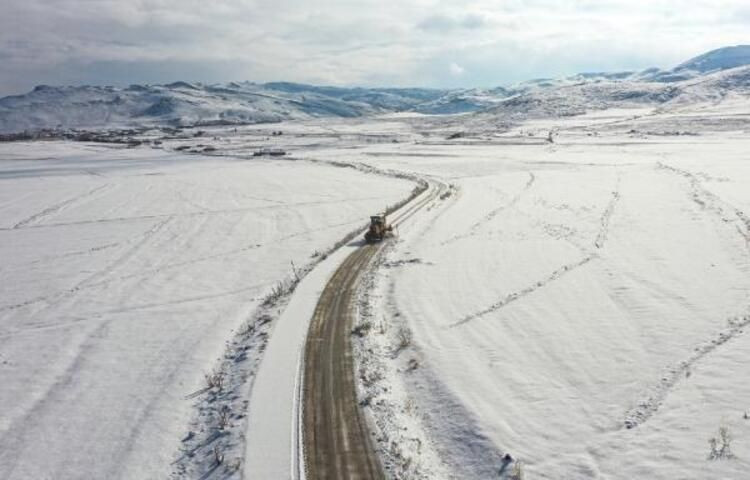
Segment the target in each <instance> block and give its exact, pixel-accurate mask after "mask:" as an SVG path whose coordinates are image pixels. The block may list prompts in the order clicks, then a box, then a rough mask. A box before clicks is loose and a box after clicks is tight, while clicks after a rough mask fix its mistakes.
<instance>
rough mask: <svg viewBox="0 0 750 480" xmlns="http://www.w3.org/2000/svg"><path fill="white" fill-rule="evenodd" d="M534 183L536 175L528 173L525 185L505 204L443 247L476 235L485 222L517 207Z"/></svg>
mask: <svg viewBox="0 0 750 480" xmlns="http://www.w3.org/2000/svg"><path fill="white" fill-rule="evenodd" d="M534 182H536V175H534V173H533V172H529V179H528V180H527V181H526V184H525V185H524V186H523V187H522V188H521V190H519V191H518V192H517V193H516V194H515V195H514V196H513V197H512V198H511V199H510V200H509V201H508V202H507V203H504V204H502V205H500V206H499V207H497V208H495V209H493V210H491V211H490V212H489V213H488V214H487V215H485V216H484V217H482V219H481V220H479V221H477V222H475V223H474V224H473V225H472V226H471V227H469V230H468V232H467V233H464V234H462V235H457V236H455V237H453V238H451V239H449V240H446V241H445V242H443V245H449V244H451V243H454V242H456V241H458V240H461V239H464V238H468V237H471V236H473V235H476V233H477V230H479V228H480V227H481V226H482V225H484V224H485V223H487V222H490V221H492V219H494V218H495V217H496V216H498V214H500V213H501V212H502V211H504V210H507V209H509V208H512V207H514V206H515V205H517V204H518V202H519V201H520V200H521V197H522V196H523V194H524V193H526V192H527V191H528V190H529V189H531V187H532V186H533V185H534Z"/></svg>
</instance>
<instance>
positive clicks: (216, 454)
mask: <svg viewBox="0 0 750 480" xmlns="http://www.w3.org/2000/svg"><path fill="white" fill-rule="evenodd" d="M214 462H216V465H221V464H222V463H223V462H224V454H223V453H221V450H220V449H219V446H218V445H216V446H214Z"/></svg>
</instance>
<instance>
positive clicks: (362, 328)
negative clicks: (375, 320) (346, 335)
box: [352, 321, 372, 338]
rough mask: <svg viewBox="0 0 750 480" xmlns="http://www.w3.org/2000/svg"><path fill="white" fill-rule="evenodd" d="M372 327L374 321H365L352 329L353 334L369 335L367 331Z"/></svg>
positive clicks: (359, 335)
mask: <svg viewBox="0 0 750 480" xmlns="http://www.w3.org/2000/svg"><path fill="white" fill-rule="evenodd" d="M371 329H372V323H371V322H368V321H364V322H362V323H360V324H359V325H357V326H356V327H354V328H353V329H352V335H356V336H358V337H360V338H362V337H364V336H365V335H367V333H368V332H369V331H370V330H371Z"/></svg>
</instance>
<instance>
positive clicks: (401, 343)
mask: <svg viewBox="0 0 750 480" xmlns="http://www.w3.org/2000/svg"><path fill="white" fill-rule="evenodd" d="M412 337H413V335H412V333H411V330H410V329H409V328H407V327H401V328H399V330H398V333H397V334H396V351H397V352H400V351H401V350H404V349H405V348H408V347H409V346H410V345H411V342H412Z"/></svg>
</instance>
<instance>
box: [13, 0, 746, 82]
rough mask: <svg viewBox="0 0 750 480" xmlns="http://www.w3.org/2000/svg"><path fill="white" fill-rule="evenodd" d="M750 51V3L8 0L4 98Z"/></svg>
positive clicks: (565, 66)
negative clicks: (39, 92) (101, 88)
mask: <svg viewBox="0 0 750 480" xmlns="http://www.w3.org/2000/svg"><path fill="white" fill-rule="evenodd" d="M748 43H750V1H749V0H684V1H677V0H479V1H470V0H463V1H458V0H455V1H454V0H442V1H441V0H347V1H344V0H307V1H305V0H3V7H2V15H1V16H0V95H6V94H12V93H20V92H24V91H26V90H29V89H30V88H31V87H33V86H34V85H37V84H41V83H45V84H53V85H58V84H81V83H93V84H114V85H127V84H130V83H139V82H140V83H143V82H151V83H156V82H169V81H173V80H191V81H206V82H219V81H231V80H253V81H269V80H289V81H299V82H310V83H318V84H335V85H365V86H370V85H389V86H433V87H463V86H493V85H505V84H509V83H513V82H516V81H519V80H525V79H529V78H536V77H546V76H560V75H566V74H572V73H577V72H581V71H606V70H625V69H640V68H646V67H649V66H662V67H671V66H674V65H675V64H677V63H680V62H681V61H683V60H685V59H687V58H689V57H691V56H694V55H696V54H699V53H703V52H704V51H707V50H710V49H713V48H717V47H721V46H726V45H735V44H748Z"/></svg>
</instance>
